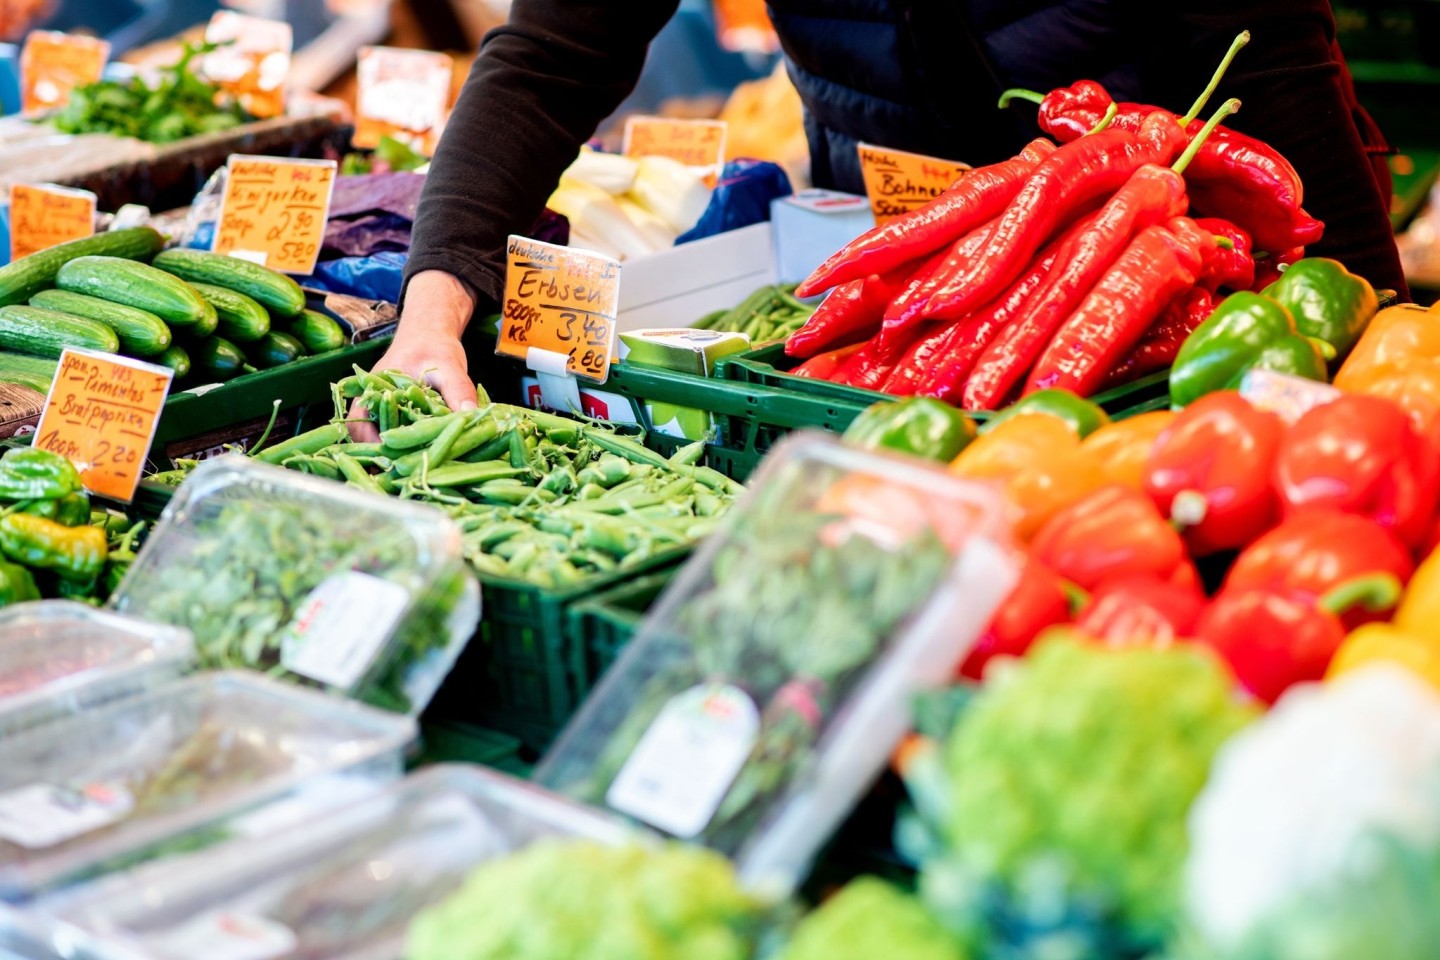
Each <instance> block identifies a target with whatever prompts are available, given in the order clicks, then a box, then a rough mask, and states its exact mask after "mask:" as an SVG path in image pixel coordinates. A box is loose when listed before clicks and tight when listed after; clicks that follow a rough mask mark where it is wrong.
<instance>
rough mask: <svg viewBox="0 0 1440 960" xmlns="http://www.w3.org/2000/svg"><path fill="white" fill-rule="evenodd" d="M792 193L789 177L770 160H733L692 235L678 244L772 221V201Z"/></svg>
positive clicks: (685, 235)
mask: <svg viewBox="0 0 1440 960" xmlns="http://www.w3.org/2000/svg"><path fill="white" fill-rule="evenodd" d="M793 192H794V191H793V190H792V189H791V187H790V178H789V177H788V176H786V175H785V170H784V168H783V167H781V166H779V165H778V164H774V163H771V162H770V161H768V160H731V161H730V162H729V163H727V164H725V167H724V169H722V170H721V171H720V180H719V182H718V183H716V184H715V192H714V193H712V194H711V195H710V205H709V206H708V207H706V208H705V212H704V214H702V215H701V217H700V221H699V222H698V223H696V224H695V226H694V227H693V228H691V229H690V231H689V232H687V233H683V234H681V235H680V237H679V239H677V240H676V241H675V245H676V246H679V245H680V244H682V243H689V242H690V241H691V240H703V239H705V238H706V237H713V236H715V235H716V234H717V233H725V232H726V231H728V230H739V229H740V228H741V227H748V226H751V225H752V224H756V223H764V222H765V221H767V220H769V219H770V201H772V200H775V199H777V198H779V197H788V196H790V194H791V193H793Z"/></svg>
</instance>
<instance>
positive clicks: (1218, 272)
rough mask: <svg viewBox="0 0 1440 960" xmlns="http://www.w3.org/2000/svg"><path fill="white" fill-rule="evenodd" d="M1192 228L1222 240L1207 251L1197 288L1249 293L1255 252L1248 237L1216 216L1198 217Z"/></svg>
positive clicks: (1251, 284) (1233, 225)
mask: <svg viewBox="0 0 1440 960" xmlns="http://www.w3.org/2000/svg"><path fill="white" fill-rule="evenodd" d="M1195 225H1196V226H1197V227H1199V228H1200V229H1201V230H1204V231H1205V232H1206V233H1209V234H1212V235H1214V236H1215V237H1217V238H1220V239H1222V240H1223V241H1225V242H1224V243H1218V244H1216V245H1215V246H1214V247H1210V248H1208V249H1207V256H1206V259H1205V266H1204V268H1203V269H1202V270H1201V272H1200V279H1199V281H1198V283H1199V285H1200V286H1202V287H1204V288H1205V289H1206V290H1209V291H1210V292H1211V293H1214V292H1215V291H1216V290H1219V289H1220V288H1222V287H1224V288H1225V289H1227V290H1249V289H1250V288H1251V286H1253V285H1254V283H1255V253H1254V250H1253V248H1252V243H1251V240H1250V234H1248V233H1246V232H1245V231H1244V230H1241V229H1240V228H1239V227H1237V226H1235V224H1233V223H1231V222H1230V221H1229V220H1221V219H1220V218H1219V217H1201V218H1199V219H1198V220H1196V221H1195Z"/></svg>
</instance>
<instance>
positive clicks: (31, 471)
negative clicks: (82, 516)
mask: <svg viewBox="0 0 1440 960" xmlns="http://www.w3.org/2000/svg"><path fill="white" fill-rule="evenodd" d="M79 489H80V474H79V472H78V471H77V470H76V469H75V465H74V464H72V463H71V462H70V461H69V460H66V459H65V458H64V457H62V456H60V455H59V454H55V453H51V452H49V451H48V450H41V449H38V448H36V447H14V448H11V449H10V450H7V451H5V455H4V456H3V457H0V500H59V499H60V498H61V497H65V496H69V495H70V494H72V493H75V492H76V491H78V490H79Z"/></svg>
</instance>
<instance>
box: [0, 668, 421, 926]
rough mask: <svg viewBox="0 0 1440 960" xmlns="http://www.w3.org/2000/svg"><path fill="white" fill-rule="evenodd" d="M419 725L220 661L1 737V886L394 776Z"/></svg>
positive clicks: (223, 832)
mask: <svg viewBox="0 0 1440 960" xmlns="http://www.w3.org/2000/svg"><path fill="white" fill-rule="evenodd" d="M415 734H416V725H415V722H414V721H413V720H411V719H409V718H407V717H400V716H396V715H394V714H390V713H385V712H383V711H379V710H374V709H371V708H369V707H365V706H362V705H360V704H356V703H350V702H347V701H345V700H342V699H340V698H339V697H333V696H327V695H325V694H323V693H319V692H317V691H311V690H303V689H300V688H297V687H295V686H293V685H290V684H284V683H279V682H276V681H274V680H268V679H266V678H265V677H261V676H257V675H255V674H253V673H248V672H242V671H223V672H216V673H209V674H197V675H194V676H189V677H185V678H182V679H180V680H176V681H174V682H172V683H170V684H167V685H165V686H163V687H160V688H157V689H156V690H153V691H151V692H149V693H146V694H142V695H141V696H138V697H131V698H128V699H125V700H119V701H116V702H114V703H110V704H106V705H104V706H101V707H98V708H95V709H92V710H88V711H86V712H85V713H82V714H79V715H77V716H73V717H68V718H65V719H61V720H55V721H53V722H51V723H47V724H44V725H43V726H39V727H35V728H33V729H31V730H27V731H25V732H24V733H21V734H18V735H16V736H13V737H7V738H4V739H3V740H0V899H4V900H8V901H11V902H23V901H26V900H29V899H31V898H33V897H34V896H36V895H37V894H40V893H43V892H47V891H51V890H55V889H59V888H60V887H63V886H67V885H71V884H75V883H79V882H82V881H84V880H88V879H91V878H93V877H95V876H99V875H101V874H103V873H107V872H110V871H113V870H117V869H121V868H123V867H125V866H130V865H132V864H134V863H138V862H143V861H144V860H146V859H148V858H150V857H153V856H157V855H159V854H162V853H166V852H175V851H184V850H192V849H197V848H199V847H202V846H205V845H207V844H209V843H214V842H216V841H218V840H222V839H225V838H227V837H228V836H229V835H230V834H231V833H232V832H233V831H234V830H235V829H236V828H233V827H231V826H230V825H229V824H231V823H233V822H235V821H238V820H239V819H240V815H242V814H249V815H250V816H251V817H254V816H257V815H258V814H257V813H256V812H255V808H256V807H259V806H260V805H261V804H266V803H271V802H272V801H282V800H284V799H285V798H290V799H291V800H292V801H293V799H294V797H295V795H296V794H297V793H304V792H308V791H310V790H312V789H314V788H315V786H316V785H317V784H319V783H323V782H325V781H326V780H327V779H334V778H338V777H341V776H346V777H349V778H351V779H359V780H365V781H378V780H389V779H394V778H396V777H398V776H399V775H400V773H401V767H402V755H403V752H404V749H405V747H406V745H407V744H409V743H410V742H411V741H412V740H413V739H414V737H415ZM271 807H278V808H279V809H280V811H281V812H280V813H279V814H275V815H273V816H271V817H270V822H271V823H272V824H274V823H280V824H283V823H285V822H287V818H286V816H285V812H286V809H287V808H286V807H285V805H284V804H283V803H272V804H271ZM271 807H267V808H265V809H266V812H267V813H269V811H270V809H271ZM305 812H306V810H305V808H304V807H303V806H297V805H294V804H293V803H292V805H291V808H290V813H291V814H293V816H301V815H303V814H304V813H305ZM312 812H313V811H312ZM292 821H293V817H292Z"/></svg>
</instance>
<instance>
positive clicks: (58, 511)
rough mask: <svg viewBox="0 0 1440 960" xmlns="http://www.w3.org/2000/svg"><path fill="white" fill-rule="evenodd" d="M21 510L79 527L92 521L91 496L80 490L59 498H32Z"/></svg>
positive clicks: (62, 523) (67, 525)
mask: <svg viewBox="0 0 1440 960" xmlns="http://www.w3.org/2000/svg"><path fill="white" fill-rule="evenodd" d="M20 512H21V513H28V514H31V515H32V516H36V517H44V518H45V519H47V520H54V521H55V522H56V523H58V524H61V525H62V526H66V527H78V526H81V525H83V524H88V523H89V522H90V496H89V494H87V493H86V492H85V491H83V490H80V491H77V492H75V493H67V494H66V495H65V496H63V497H61V498H60V499H58V500H32V501H30V503H29V505H27V506H25V507H22V508H21V510H20Z"/></svg>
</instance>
